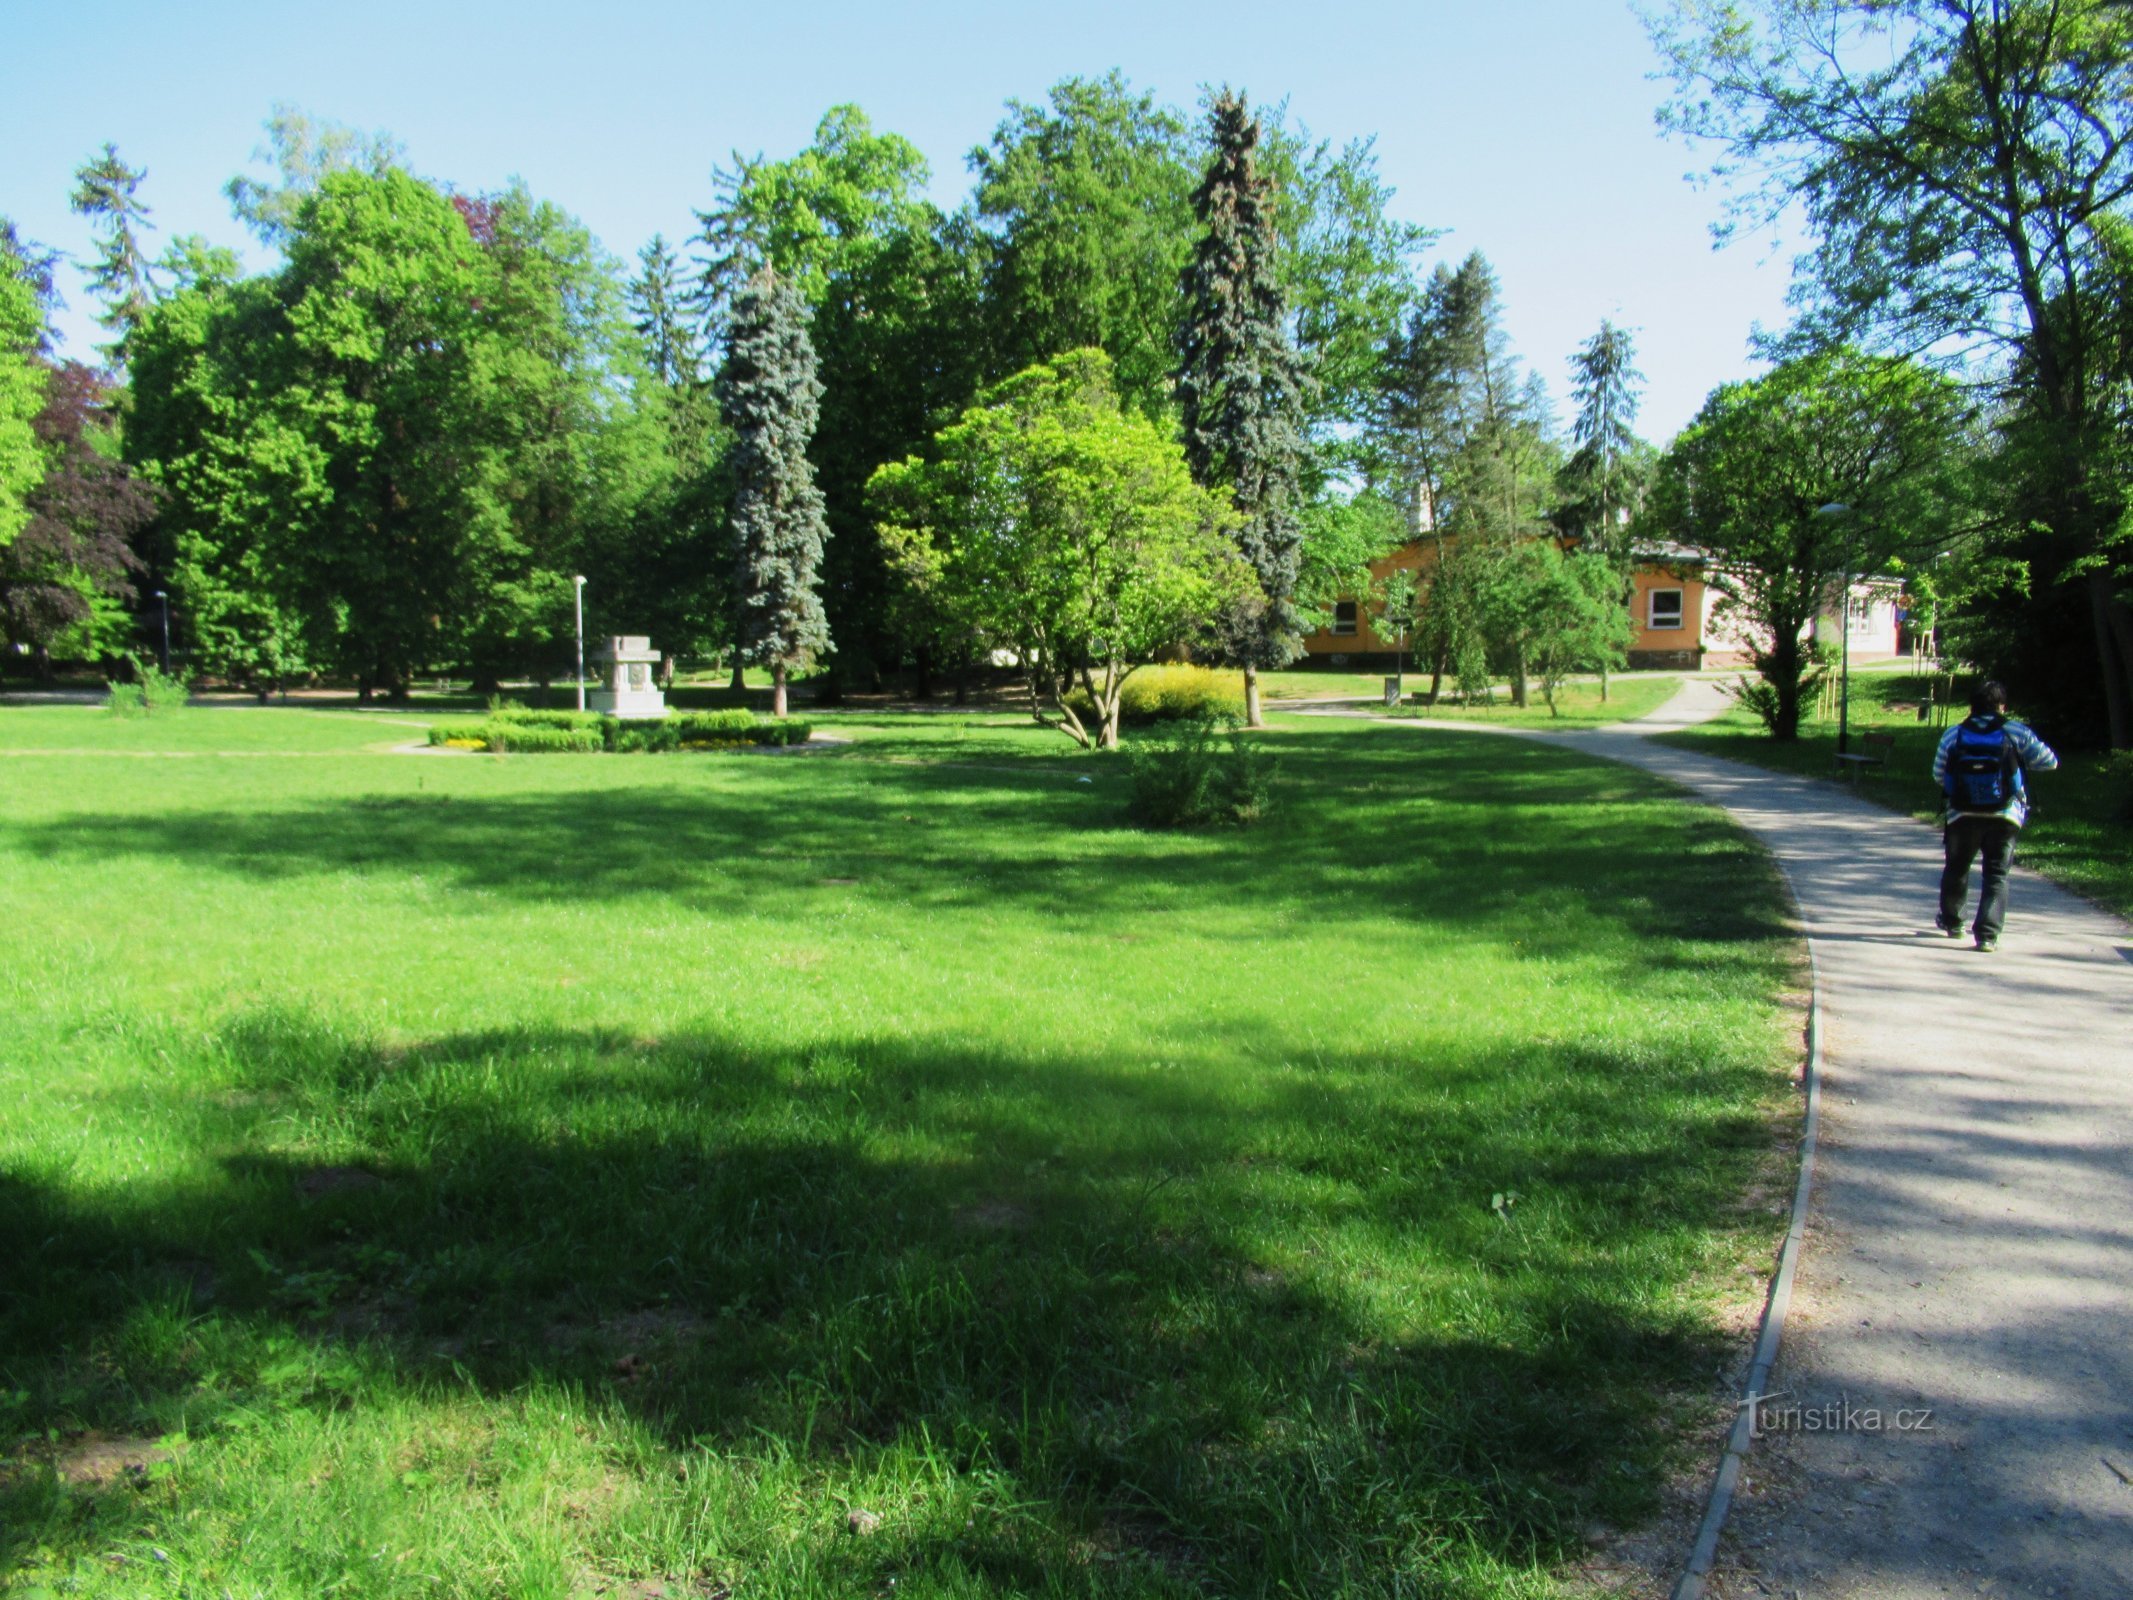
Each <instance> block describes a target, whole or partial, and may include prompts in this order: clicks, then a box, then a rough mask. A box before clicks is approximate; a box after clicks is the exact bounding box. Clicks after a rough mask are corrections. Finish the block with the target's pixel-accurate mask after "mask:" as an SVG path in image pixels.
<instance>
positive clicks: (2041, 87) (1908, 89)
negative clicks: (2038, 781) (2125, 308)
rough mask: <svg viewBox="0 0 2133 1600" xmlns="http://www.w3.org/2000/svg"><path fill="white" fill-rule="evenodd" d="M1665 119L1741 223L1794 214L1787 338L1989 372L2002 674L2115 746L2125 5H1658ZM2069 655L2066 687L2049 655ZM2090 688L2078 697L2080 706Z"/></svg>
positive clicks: (2121, 576) (2122, 679) (2126, 640)
mask: <svg viewBox="0 0 2133 1600" xmlns="http://www.w3.org/2000/svg"><path fill="white" fill-rule="evenodd" d="M1655 37H1656V39H1657V42H1658V44H1659V45H1660V47H1661V49H1662V50H1663V51H1664V52H1665V53H1666V54H1667V56H1668V58H1669V59H1670V61H1671V63H1672V67H1673V72H1674V76H1675V80H1676V84H1677V93H1676V95H1675V98H1674V100H1673V103H1672V105H1671V106H1670V107H1669V108H1668V110H1667V111H1666V112H1665V113H1664V114H1663V120H1664V121H1665V123H1666V124H1667V125H1668V126H1670V127H1672V128H1673V129H1675V130H1677V131H1679V132H1681V133H1683V134H1686V135H1688V136H1690V137H1692V138H1697V139H1708V140H1712V141H1715V142H1717V143H1718V144H1719V145H1721V146H1722V147H1723V149H1724V151H1725V153H1726V155H1725V166H1724V168H1723V169H1722V170H1723V171H1725V172H1727V173H1729V174H1749V175H1755V176H1759V178H1760V181H1759V182H1758V183H1756V184H1754V185H1753V186H1752V187H1750V188H1749V189H1747V190H1745V191H1744V192H1743V193H1742V194H1741V196H1740V200H1739V203H1740V206H1741V211H1742V218H1743V220H1746V221H1748V222H1751V223H1756V222H1766V221H1771V220H1773V219H1775V218H1776V217H1778V216H1779V215H1781V214H1782V213H1783V212H1784V211H1785V209H1786V208H1787V207H1788V206H1790V205H1792V204H1793V203H1795V202H1797V203H1799V204H1800V205H1801V206H1802V207H1803V208H1804V210H1805V212H1806V214H1807V217H1808V220H1809V222H1810V224H1811V226H1812V228H1813V230H1814V234H1815V238H1814V241H1813V243H1812V245H1811V247H1810V248H1809V249H1808V251H1807V252H1806V253H1805V254H1804V255H1803V256H1802V257H1801V258H1800V260H1799V262H1798V279H1797V288H1796V297H1797V298H1798V300H1799V301H1800V303H1801V308H1802V311H1803V313H1804V315H1803V321H1802V327H1801V344H1802V345H1803V346H1812V345H1814V344H1818V343H1824V342H1827V341H1830V340H1832V339H1843V338H1853V339H1864V340H1871V341H1873V342H1875V343H1877V344H1879V345H1881V346H1883V347H1886V348H1889V349H1892V350H1895V351H1898V352H1915V353H1932V354H1934V355H1936V356H1940V357H1942V358H1944V359H1947V360H1950V361H1954V362H1961V361H1963V360H1964V359H1965V358H1971V359H1972V360H1973V362H1974V358H1975V357H1977V356H1978V355H1979V354H1981V353H1985V352H1997V355H1998V361H1997V364H1996V367H1995V368H1994V375H1995V376H1996V377H1997V378H1998V379H1999V380H2000V382H2001V383H2002V384H2003V385H2004V386H2005V389H2006V391H2007V395H2008V399H2009V402H2010V405H2011V408H2012V409H2014V410H2016V411H2018V412H2019V413H2020V414H2021V416H2022V419H2023V421H2024V422H2025V424H2026V426H2025V428H2024V429H2023V431H2022V433H2021V436H2020V437H2019V438H2018V439H2015V440H2011V441H2010V442H2011V443H2012V444H2014V446H2015V448H2014V449H2012V450H2011V451H2010V453H2009V456H2008V460H2007V464H2006V469H2005V470H2006V471H2007V472H2008V473H2009V474H2013V475H2018V476H2019V477H2020V479H2021V490H2022V492H2020V493H2018V494H2016V495H2013V496H2011V497H2010V499H2009V504H2008V507H2007V511H2008V517H2007V522H2008V524H2009V526H2008V529H2007V534H2006V539H2005V547H2006V549H2007V551H2008V553H2009V554H2011V555H2013V556H2015V557H2017V558H2019V559H2020V560H2021V561H2023V562H2024V563H2025V564H2026V565H2027V568H2028V570H2029V573H2030V578H2031V583H2030V586H2029V591H2028V595H2027V597H2025V596H2023V595H2022V594H2021V593H2019V592H2017V591H2013V590H2010V591H2007V592H2006V593H2005V595H2004V597H2003V598H2002V600H2001V601H2000V604H2001V605H2002V606H2003V607H2005V608H2009V609H2011V610H2014V611H2018V612H2020V613H2022V626H2020V627H2018V628H2011V629H2008V630H2005V632H2004V634H2003V637H2005V638H2007V639H2008V640H2009V642H2010V645H2011V646H2012V647H2013V651H2012V654H2011V655H2010V657H2009V659H2008V660H2006V661H2004V662H2000V663H1995V665H1997V666H1999V667H2000V668H2001V669H2002V670H2003V671H2004V673H2005V675H2007V676H2008V677H2010V678H2011V679H2012V680H2013V681H2014V682H2015V684H2016V687H2017V689H2018V690H2025V689H2026V691H2027V693H2028V694H2029V695H2030V697H2031V698H2032V699H2034V700H2044V699H2051V700H2056V701H2058V702H2060V703H2061V705H2062V706H2064V707H2065V708H2066V709H2068V710H2071V711H2074V712H2077V713H2082V714H2085V715H2087V716H2088V717H2091V718H2093V719H2094V723H2095V724H2096V725H2097V726H2098V727H2099V728H2100V729H2101V730H2103V731H2106V732H2107V733H2108V736H2109V738H2110V740H2111V742H2112V743H2113V744H2114V745H2116V746H2119V747H2121V748H2124V747H2127V746H2133V605H2129V587H2133V574H2129V572H2128V562H2127V556H2128V550H2129V545H2128V543H2127V541H2126V540H2125V539H2124V537H2123V533H2122V530H2123V529H2124V526H2125V520H2124V519H2125V513H2126V508H2127V489H2126V485H2125V480H2124V479H2123V477H2122V476H2120V475H2118V474H2116V473H2114V472H2111V471H2109V470H2107V469H2105V465H2104V464H2105V461H2106V460H2107V459H2108V458H2109V457H2110V456H2111V455H2113V454H2114V453H2115V447H2114V445H2113V443H2112V441H2111V438H2110V435H2111V432H2112V424H2111V422H2110V419H2109V418H2108V416H2107V415H2106V414H2104V413H2105V408H2102V407H2099V404H2098V400H2099V396H2100V395H2101V394H2102V393H2103V392H2104V391H2105V390H2106V389H2107V388H2108V387H2109V384H2108V381H2107V379H2106V376H2105V373H2104V372H2103V370H2102V369H2103V368H2104V367H2106V366H2107V365H2108V364H2109V362H2110V360H2111V356H2110V353H2109V344H2110V336H2109V334H2108V332H2107V329H2108V327H2109V324H2110V322H2111V321H2112V319H2113V316H2114V312H2115V300H2114V295H2115V287H2114V286H2115V283H2116V281H2117V274H2116V272H2115V270H2114V268H2113V266H2112V263H2111V260H2110V253H2111V246H2110V243H2109V234H2110V230H2111V225H2112V223H2113V221H2114V219H2115V218H2117V217H2118V216H2120V215H2121V214H2122V213H2123V211H2124V208H2125V206H2126V204H2127V202H2128V200H2129V199H2133V8H2128V7H2127V6H2125V5H2123V4H2120V3H2118V0H1676V3H1675V5H1674V7H1673V9H1672V11H1671V13H1670V14H1668V15H1667V16H1666V17H1664V18H1662V19H1660V20H1659V21H1658V22H1657V23H1656V24H1655ZM2072 640H2080V641H2083V643H2084V645H2085V652H2084V653H2085V654H2086V655H2087V657H2088V660H2087V662H2086V664H2085V665H2084V666H2082V667H2080V668H2079V670H2078V671H2074V670H2070V669H2072V668H2073V667H2074V663H2073V661H2071V660H2070V659H2069V657H2068V655H2067V646H2068V643H2069V641H2072ZM2084 689H2086V692H2085V693H2084V692H2083V691H2084Z"/></svg>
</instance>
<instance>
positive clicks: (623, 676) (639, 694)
mask: <svg viewBox="0 0 2133 1600" xmlns="http://www.w3.org/2000/svg"><path fill="white" fill-rule="evenodd" d="M593 660H594V661H595V662H597V663H598V664H599V673H600V687H599V688H597V689H594V690H593V691H592V692H591V693H589V694H587V695H586V697H585V704H586V706H587V707H588V708H589V709H590V710H593V711H604V712H606V713H607V714H608V715H609V716H611V717H632V718H635V717H663V716H665V715H666V714H667V697H666V696H665V695H663V694H661V693H660V692H659V687H658V685H657V684H656V683H654V682H653V680H652V669H653V668H654V667H656V666H657V665H658V664H659V652H658V651H657V650H654V649H653V648H652V641H651V640H649V639H639V638H634V637H616V638H612V639H609V640H608V641H607V644H606V646H605V647H604V648H602V649H600V650H597V651H595V652H594V654H593Z"/></svg>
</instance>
